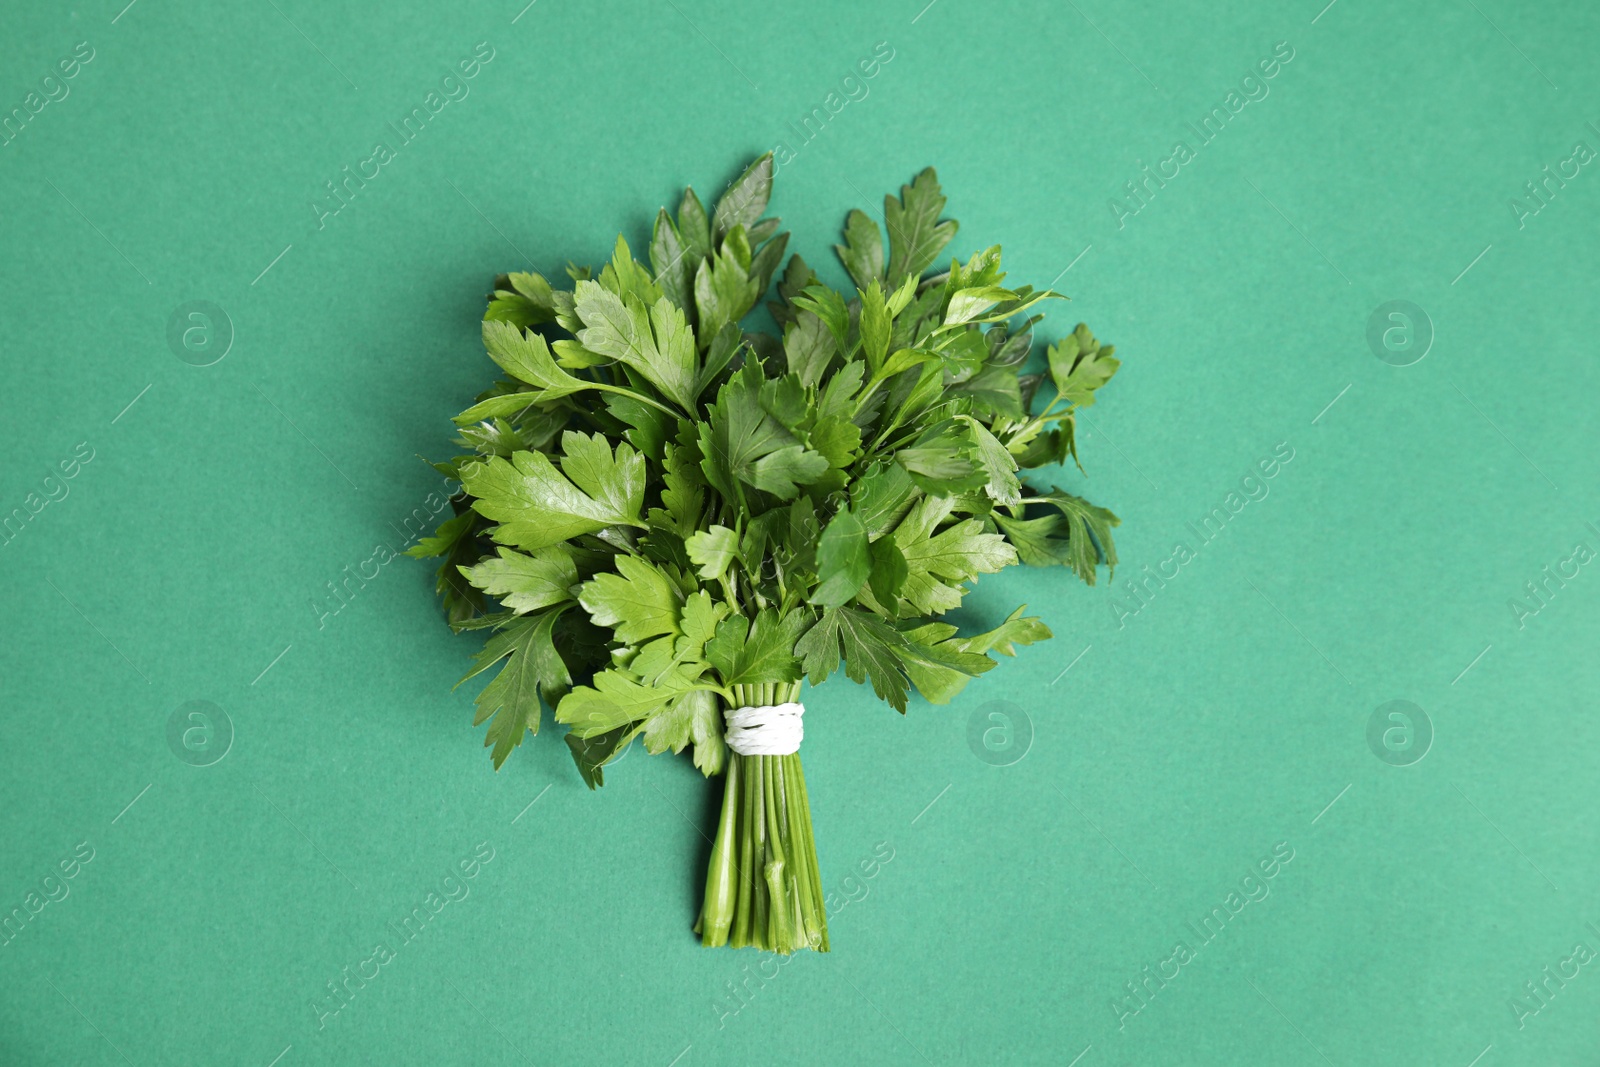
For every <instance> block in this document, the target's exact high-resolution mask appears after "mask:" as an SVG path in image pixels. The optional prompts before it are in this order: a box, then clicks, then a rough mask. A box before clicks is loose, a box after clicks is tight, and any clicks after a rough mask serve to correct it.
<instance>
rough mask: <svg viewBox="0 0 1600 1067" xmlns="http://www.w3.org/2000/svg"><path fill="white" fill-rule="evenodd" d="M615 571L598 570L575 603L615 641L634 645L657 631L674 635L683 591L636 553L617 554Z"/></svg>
mask: <svg viewBox="0 0 1600 1067" xmlns="http://www.w3.org/2000/svg"><path fill="white" fill-rule="evenodd" d="M616 567H617V573H616V574H610V573H605V572H602V573H600V574H596V575H595V576H594V577H593V578H591V579H590V580H589V581H587V582H585V583H583V586H582V588H581V589H580V590H579V592H578V603H580V604H582V605H583V609H584V610H585V611H587V612H588V613H589V617H590V618H591V619H593V620H594V622H595V623H596V624H597V625H599V626H610V627H612V628H613V629H614V630H615V631H616V634H617V640H618V641H621V642H622V643H623V644H625V645H637V644H639V643H641V642H643V641H646V640H648V639H650V638H652V637H655V636H657V635H659V634H670V635H676V634H677V633H678V632H679V630H678V615H679V612H680V611H681V610H682V607H683V593H682V592H681V591H680V590H679V589H678V587H677V585H676V584H675V583H673V582H672V581H671V580H670V579H669V578H668V577H667V576H666V575H665V574H663V573H662V572H661V570H660V568H658V567H656V566H655V565H654V564H652V563H650V562H648V561H646V560H643V559H640V558H639V557H637V556H625V555H621V556H617V557H616Z"/></svg>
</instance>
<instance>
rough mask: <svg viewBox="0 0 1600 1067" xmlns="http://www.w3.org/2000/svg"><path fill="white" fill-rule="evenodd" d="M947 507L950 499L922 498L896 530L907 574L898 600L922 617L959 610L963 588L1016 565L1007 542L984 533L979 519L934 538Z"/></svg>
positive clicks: (965, 522) (964, 521) (1013, 552)
mask: <svg viewBox="0 0 1600 1067" xmlns="http://www.w3.org/2000/svg"><path fill="white" fill-rule="evenodd" d="M950 506H951V504H950V501H949V500H948V499H943V500H941V499H939V498H934V497H924V498H923V499H922V500H920V501H918V502H917V503H916V504H915V505H913V506H912V508H911V510H910V511H909V512H908V513H907V514H906V517H905V518H904V519H903V520H901V522H900V525H899V526H898V527H896V528H895V532H894V539H895V543H896V544H898V545H899V546H900V551H901V552H902V553H903V554H904V555H905V558H906V568H907V571H908V573H907V576H906V583H905V588H904V590H902V592H901V594H900V595H901V596H902V597H903V598H904V599H905V600H906V601H908V602H909V603H910V604H911V605H912V606H913V607H914V608H916V609H917V610H918V611H920V612H924V613H930V614H943V613H944V612H946V611H949V610H950V609H951V608H954V607H957V606H959V605H960V603H961V597H962V595H963V593H964V590H963V589H961V588H960V586H961V585H962V584H963V583H965V582H969V581H971V580H972V579H974V578H976V577H977V576H978V575H980V574H993V573H995V572H996V571H999V570H1000V569H1001V568H1002V567H1006V566H1009V565H1011V564H1013V563H1016V562H1017V553H1016V550H1015V549H1014V548H1012V546H1011V545H1010V544H1008V543H1007V542H1006V539H1005V538H1004V537H1001V536H1000V535H999V534H988V533H984V532H983V524H982V523H981V522H979V521H978V520H977V519H963V520H962V521H960V522H957V523H955V524H953V525H951V526H950V527H948V528H947V529H945V530H944V531H943V532H941V533H938V534H932V530H933V527H934V526H935V525H937V523H938V522H939V521H941V520H942V519H943V518H944V517H945V516H947V515H948V514H949V511H950Z"/></svg>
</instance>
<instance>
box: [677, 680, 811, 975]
mask: <svg viewBox="0 0 1600 1067" xmlns="http://www.w3.org/2000/svg"><path fill="white" fill-rule="evenodd" d="M799 695H800V684H799V683H798V682H787V683H776V682H764V683H759V684H750V685H735V686H733V687H732V692H731V694H728V696H729V697H731V699H730V700H729V705H730V706H734V707H749V706H761V705H770V704H782V703H786V702H788V701H792V700H795V699H796V698H798V697H799ZM695 929H696V930H697V931H698V932H699V934H700V938H701V941H702V943H704V944H705V945H706V946H707V947H713V948H714V947H718V946H721V945H727V946H729V947H732V948H743V947H746V946H750V947H755V948H760V949H766V950H768V951H771V952H779V953H784V954H787V953H790V952H794V951H795V950H796V949H801V948H813V949H816V950H817V951H819V952H826V951H827V950H828V928H827V913H826V910H825V908H824V906H823V893H822V878H821V875H820V873H819V871H818V867H817V852H816V840H815V836H814V835H813V833H812V830H811V805H810V801H809V799H808V798H807V796H806V786H805V775H804V773H803V772H802V771H801V769H800V756H799V753H791V754H789V755H787V756H741V755H739V754H738V753H729V754H728V769H727V772H726V778H725V779H724V782H723V790H722V815H721V817H720V818H719V819H718V822H717V834H716V837H715V838H714V839H713V841H712V847H711V861H710V865H709V867H708V869H707V872H706V895H705V904H704V907H703V908H702V909H701V913H700V920H699V922H697V923H696V924H695Z"/></svg>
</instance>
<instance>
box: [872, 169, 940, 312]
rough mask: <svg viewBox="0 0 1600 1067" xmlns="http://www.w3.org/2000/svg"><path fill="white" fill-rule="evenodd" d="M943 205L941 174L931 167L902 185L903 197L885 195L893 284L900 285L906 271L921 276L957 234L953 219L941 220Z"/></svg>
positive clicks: (885, 214)
mask: <svg viewBox="0 0 1600 1067" xmlns="http://www.w3.org/2000/svg"><path fill="white" fill-rule="evenodd" d="M944 204H945V199H944V193H943V192H942V191H940V189H939V176H938V175H937V174H936V173H935V172H934V169H933V168H932V167H929V168H927V169H926V170H924V171H923V172H922V173H921V174H918V175H917V176H916V178H914V179H912V182H911V184H910V185H902V186H901V187H900V199H898V200H896V199H895V198H894V197H892V196H886V197H884V198H883V218H884V222H886V223H887V224H888V226H889V271H888V278H889V283H890V284H891V285H896V286H898V285H899V284H900V282H901V280H902V279H903V278H905V276H906V275H907V274H910V275H914V276H920V275H921V274H922V272H923V271H925V270H927V269H928V268H929V267H930V266H932V265H933V261H934V260H936V259H938V258H939V253H940V252H942V251H944V246H945V245H947V244H949V243H950V239H951V238H952V237H954V236H955V235H956V230H957V229H958V225H957V224H956V223H955V222H954V221H946V222H940V221H939V214H940V212H942V211H944Z"/></svg>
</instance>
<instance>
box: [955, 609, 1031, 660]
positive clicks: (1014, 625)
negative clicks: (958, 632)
mask: <svg viewBox="0 0 1600 1067" xmlns="http://www.w3.org/2000/svg"><path fill="white" fill-rule="evenodd" d="M1026 610H1028V605H1026V604H1023V605H1020V606H1019V607H1018V608H1017V610H1016V611H1013V612H1012V613H1011V614H1010V615H1007V616H1006V621H1005V622H1003V623H1001V624H1000V625H999V626H996V627H995V628H994V629H993V630H990V631H988V632H987V633H981V634H973V635H972V636H971V637H957V638H954V639H952V640H950V641H949V642H948V643H949V645H950V647H952V648H954V649H955V650H956V651H958V652H976V653H987V652H998V653H1000V655H1002V656H1015V655H1016V654H1017V650H1016V648H1015V647H1013V646H1015V645H1032V644H1037V643H1038V642H1040V641H1048V640H1049V639H1050V638H1051V637H1053V636H1055V635H1054V634H1052V633H1051V632H1050V627H1048V626H1046V625H1045V624H1044V620H1042V619H1040V618H1039V617H1038V616H1036V615H1030V616H1028V617H1027V618H1022V613H1023V612H1024V611H1026Z"/></svg>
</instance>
